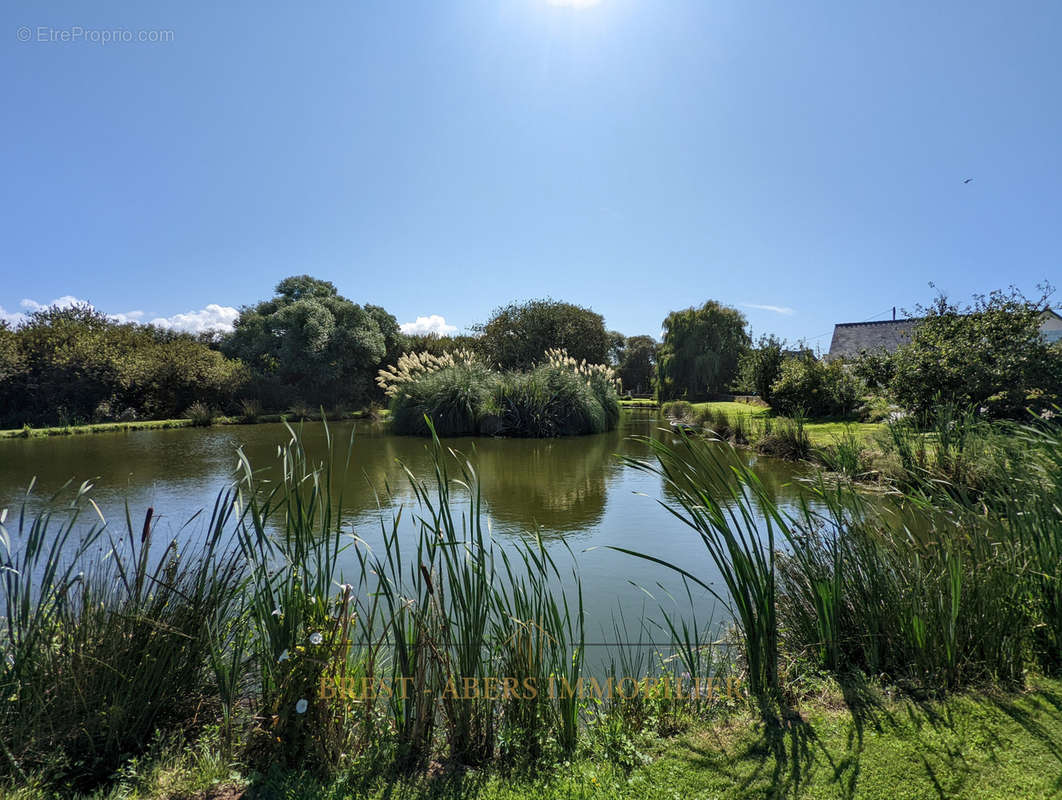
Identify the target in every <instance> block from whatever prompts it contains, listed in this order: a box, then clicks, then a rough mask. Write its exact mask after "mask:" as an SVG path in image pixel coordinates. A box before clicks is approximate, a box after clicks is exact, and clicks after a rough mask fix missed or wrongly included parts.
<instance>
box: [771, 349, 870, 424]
mask: <svg viewBox="0 0 1062 800" xmlns="http://www.w3.org/2000/svg"><path fill="white" fill-rule="evenodd" d="M865 389H866V387H865V386H864V385H863V382H862V381H861V380H860V379H859V378H858V377H856V375H854V374H853V373H852V372H851V371H850V370H849V369H848V368H847V367H845V365H844V364H843V363H842V362H840V361H831V362H825V361H819V360H818V359H816V358H814V357H812V356H810V355H809V356H804V357H801V358H794V359H790V360H789V361H786V362H785V363H784V364H783V365H782V372H781V375H780V376H779V377H778V380H777V381H775V383H774V385H773V386H772V387H771V404H772V406H773V407H774V409H775V410H776V411H778V412H779V413H781V414H786V415H793V414H796V413H797V412H798V411H802V412H803V413H804V414H806V415H808V416H810V417H830V416H848V415H850V414H851V413H852V412H853V411H854V410H855V408H856V407H857V406H858V405H859V401H860V399H861V398H862V396H863V394H864V393H865Z"/></svg>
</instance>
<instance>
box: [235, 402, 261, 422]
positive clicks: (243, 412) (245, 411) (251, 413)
mask: <svg viewBox="0 0 1062 800" xmlns="http://www.w3.org/2000/svg"><path fill="white" fill-rule="evenodd" d="M261 414H262V404H261V403H259V402H258V400H256V399H255V398H253V397H245V398H243V399H242V400H241V401H240V419H242V420H243V421H244V422H257V421H258V417H259V416H261Z"/></svg>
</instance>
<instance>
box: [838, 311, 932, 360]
mask: <svg viewBox="0 0 1062 800" xmlns="http://www.w3.org/2000/svg"><path fill="white" fill-rule="evenodd" d="M921 321H922V320H921V319H920V318H913V319H897V320H891V319H890V320H886V321H885V322H842V323H840V324H838V325H834V326H833V339H832V340H831V341H830V352H829V355H827V358H831V359H833V358H858V357H859V354H860V353H862V352H863V351H864V350H865V351H867V352H868V353H873V352H876V351H879V350H885V351H886V352H888V353H892V352H894V351H895V350H896V349H897V348H898V347H899V346H900V345H902V344H904V343H905V342H906V341H907V340H908V337H909V336H910V335H911V331H912V330H913V329H914V327H915V325H917V324H918V323H919V322H921Z"/></svg>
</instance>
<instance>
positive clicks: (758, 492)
mask: <svg viewBox="0 0 1062 800" xmlns="http://www.w3.org/2000/svg"><path fill="white" fill-rule="evenodd" d="M646 443H647V444H648V445H649V446H650V448H651V449H652V451H653V453H654V455H655V456H656V463H652V462H648V461H643V460H639V459H630V460H629V461H628V463H630V464H631V465H632V466H634V467H636V468H638V469H642V470H644V471H646V472H649V473H651V474H653V475H657V476H659V477H660V478H661V479H662V480H663V481H664V482H665V485H666V486H667V488H668V490H669V492H670V493H671V494H672V495H673V496H674V497H675V498H676V500H677V502H678V507H677V508H676V507H670V510H671V512H672V513H673V514H675V515H676V516H677V517H678V518H679V519H680V520H682V521H683V522H685V523H686V524H687V525H689V526H690V527H691V528H693V530H695V531H696V532H697V534H698V536H699V537H700V539H701V542H702V544H703V545H704V549H705V551H706V552H707V555H708V556H709V558H710V560H711V562H712V565H713V566H714V567H715V569H716V570H717V571H718V573H719V575H720V576H721V577H722V581H723V584H724V585H725V587H726V589H725V593H720V591H719V590H717V589H715V588H713V587H712V585H711V584H710V583H707V582H706V581H705V580H703V579H701V578H699V577H698V576H697V575H695V574H694V573H692V572H690V571H689V570H688V569H686V567H685V566H679V565H677V564H674V563H669V562H665V561H662V560H661V559H659V558H656V557H655V556H652V555H650V554H646V553H638V552H634V551H631V550H627V549H624V548H615V549H617V550H619V551H620V552H625V553H629V554H630V555H634V556H637V557H639V558H644V559H647V560H649V561H653V562H654V563H657V564H662V565H663V566H666V567H669V568H670V569H673V570H674V571H675V572H677V573H678V574H680V575H681V576H682V577H683V578H684V579H685V580H687V581H689V582H690V583H693V584H696V585H698V586H700V587H701V588H702V589H704V590H706V591H707V592H709V593H710V594H711V595H712V596H713V597H715V598H716V599H717V600H718V601H719V602H720V603H722V604H723V605H724V606H726V608H727V609H728V610H729V611H730V613H731V616H732V617H733V619H734V621H735V623H736V624H737V625H739V626H740V630H741V635H742V641H741V646H742V652H743V655H744V660H745V668H746V675H747V676H748V682H749V691H750V692H751V693H752V694H753V696H755V697H756V698H757V699H758V700H760V701H761V703H763V702H765V701H767V700H769V699H771V698H775V697H777V696H778V693H779V689H780V684H779V682H778V621H777V617H776V605H775V559H776V552H775V536H776V533H777V532H778V531H785V530H786V529H785V525H784V521H783V518H782V515H781V513H780V511H779V510H778V508H777V507H776V506H775V505H774V504H773V501H771V499H770V497H769V495H768V493H767V490H766V488H765V487H764V485H763V484H762V483H761V482H760V480H759V478H757V477H756V475H755V474H754V473H753V472H752V471H751V470H750V469H749V468H748V467H747V466H745V465H744V464H743V463H742V462H741V461H740V460H739V459H737V458H735V457H734V452H733V450H725V449H723V450H718V449H716V447H714V446H713V445H711V444H706V443H704V442H701V441H697V440H695V439H692V438H690V437H688V436H686V435H685V434H683V435H682V436H681V439H680V441H679V443H678V445H677V446H676V447H671V446H669V445H668V444H666V443H664V442H661V441H659V440H657V439H646Z"/></svg>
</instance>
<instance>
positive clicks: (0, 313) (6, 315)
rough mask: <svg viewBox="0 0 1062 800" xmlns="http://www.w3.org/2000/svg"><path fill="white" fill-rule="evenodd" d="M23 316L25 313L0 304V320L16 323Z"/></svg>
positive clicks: (23, 317)
mask: <svg viewBox="0 0 1062 800" xmlns="http://www.w3.org/2000/svg"><path fill="white" fill-rule="evenodd" d="M25 318H26V315H25V314H22V313H20V312H18V311H8V310H7V309H6V308H4V307H3V306H0V321H3V322H6V323H7V324H8V325H12V326H14V325H18V324H19V323H20V322H22V320H24V319H25Z"/></svg>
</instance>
